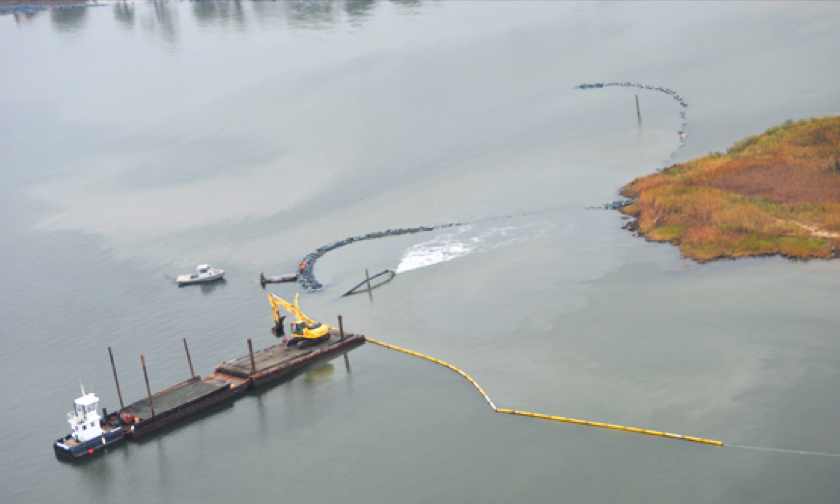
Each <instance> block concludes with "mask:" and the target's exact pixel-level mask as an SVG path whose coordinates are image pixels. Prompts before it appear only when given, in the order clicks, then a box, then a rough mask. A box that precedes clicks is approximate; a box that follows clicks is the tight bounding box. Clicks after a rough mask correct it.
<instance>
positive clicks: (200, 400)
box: [120, 372, 250, 439]
mask: <svg viewBox="0 0 840 504" xmlns="http://www.w3.org/2000/svg"><path fill="white" fill-rule="evenodd" d="M249 383H250V382H249V380H248V379H247V378H241V377H238V376H230V375H227V374H224V373H218V372H217V373H214V374H213V376H209V377H207V378H204V379H203V380H202V379H201V377H200V376H195V377H193V378H190V379H189V380H185V381H182V382H181V383H179V384H177V385H174V386H172V387H169V388H168V389H165V390H161V391H160V392H158V393H156V394H153V395H152V396H151V404H150V402H149V398H146V399H141V400H140V401H137V402H135V403H132V404H129V405H128V406H126V407H125V408H123V409H121V410H120V416H123V415H128V416H129V417H131V420H130V421H129V422H128V423H127V424H126V425H125V426H124V429H125V435H126V436H128V437H130V438H132V439H137V438H138V437H140V436H142V435H143V434H147V433H149V432H151V431H153V430H155V429H158V428H160V427H163V426H164V425H167V424H170V423H172V422H174V421H176V420H178V419H180V418H184V417H185V416H188V415H191V414H193V413H196V412H198V411H200V410H203V409H205V408H208V407H210V406H212V405H214V404H216V403H219V402H221V401H224V400H225V399H229V398H232V397H234V396H237V395H239V394H242V393H243V392H245V389H247V388H248V385H249Z"/></svg>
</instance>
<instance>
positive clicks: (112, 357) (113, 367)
mask: <svg viewBox="0 0 840 504" xmlns="http://www.w3.org/2000/svg"><path fill="white" fill-rule="evenodd" d="M108 355H110V356H111V369H113V370H114V382H115V383H116V384H117V396H118V397H119V398H120V409H123V408H125V406H123V400H122V392H120V380H118V379H117V366H115V365H114V353H113V352H112V351H111V347H108Z"/></svg>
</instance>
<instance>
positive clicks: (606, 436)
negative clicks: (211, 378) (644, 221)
mask: <svg viewBox="0 0 840 504" xmlns="http://www.w3.org/2000/svg"><path fill="white" fill-rule="evenodd" d="M310 5H312V4H311V2H226V3H214V2H201V3H160V4H158V3H143V4H130V3H128V4H122V3H121V4H117V5H107V6H104V7H95V8H88V9H70V10H62V11H52V12H46V13H41V14H35V15H17V16H12V15H5V16H0V68H3V71H2V77H0V117H2V121H0V153H1V154H0V159H1V160H2V161H0V174H2V184H0V259H2V264H3V266H4V268H3V269H4V273H3V281H2V286H3V288H2V290H0V293H1V294H0V296H1V297H0V299H2V302H0V338H2V342H3V347H2V348H3V352H2V354H0V370H2V371H0V373H2V377H3V381H4V382H5V387H4V392H3V393H2V395H0V397H2V404H3V407H2V408H0V425H2V426H3V433H2V435H0V442H2V445H0V447H2V452H3V457H2V459H0V501H2V502H4V503H6V502H15V503H30V502H31V503H36V502H37V503H40V502H70V501H75V500H78V499H87V500H90V501H92V502H106V501H108V502H124V503H132V502H143V503H148V502H202V503H205V502H360V503H361V502H364V503H379V502H381V503H393V502H418V503H425V502H482V503H486V502H500V503H507V502H513V501H516V500H527V501H529V502H558V501H560V502H598V503H601V502H640V503H641V502H644V503H650V502H662V503H672V502H685V503H690V502H698V503H709V502H750V503H751V502H765V503H788V502H814V503H824V502H837V501H838V499H840V487H838V485H837V473H838V471H840V458H836V457H818V456H808V455H798V454H787V453H774V452H763V451H749V450H744V449H739V448H728V447H727V448H714V447H709V446H703V445H697V444H693V443H686V442H679V441H673V440H668V439H658V438H651V437H645V436H638V435H633V434H627V433H621V432H614V431H607V430H601V429H595V428H590V427H580V426H574V425H567V424H558V423H552V422H546V421H539V420H534V419H529V418H523V417H513V416H508V415H500V414H494V413H492V411H491V410H490V409H489V408H488V407H487V405H486V403H485V401H484V399H483V398H482V397H481V396H480V395H479V394H478V393H477V392H476V391H475V389H474V388H473V387H472V385H470V384H469V382H467V381H465V380H463V379H462V378H460V377H459V376H458V375H456V374H454V373H452V372H451V371H448V370H446V369H443V368H441V367H439V366H436V365H434V364H432V363H429V362H426V361H422V360H419V359H416V358H412V357H410V356H406V355H404V354H399V353H396V352H392V351H389V350H387V349H384V348H381V347H377V346H374V345H365V346H363V347H361V348H357V349H355V350H353V351H351V352H350V353H348V354H347V355H346V356H339V357H337V358H334V359H332V360H330V361H329V362H324V363H320V364H318V365H316V366H313V367H311V368H310V369H308V370H306V371H305V372H302V373H300V374H299V375H297V376H295V377H294V378H293V379H291V380H289V381H286V382H284V383H281V384H278V385H276V386H273V387H269V388H265V389H262V390H260V391H258V392H257V393H252V394H249V395H246V396H245V397H243V398H241V399H239V400H237V401H235V402H233V403H229V404H227V405H225V406H221V407H218V408H216V409H213V410H211V411H209V412H207V413H206V414H203V415H201V416H200V417H197V418H194V419H192V420H190V421H186V422H182V423H180V424H177V425H176V426H173V427H170V428H168V429H166V430H165V431H163V432H161V433H158V434H156V435H153V436H150V437H149V438H148V439H146V440H144V441H143V442H140V443H124V444H123V445H122V446H120V447H117V448H115V449H112V450H111V451H110V452H109V453H107V454H104V455H102V456H96V457H93V458H92V459H90V460H88V461H84V462H82V463H76V464H68V463H62V462H59V461H57V460H56V459H55V457H54V455H53V452H52V449H51V446H50V445H51V443H52V442H53V441H54V440H55V439H56V438H58V437H59V436H61V435H64V434H65V431H66V430H67V424H66V422H65V412H66V411H69V409H70V406H71V402H72V400H73V399H74V398H76V397H77V394H78V393H79V380H82V381H83V383H85V385H86V387H88V388H89V387H90V386H91V384H92V387H93V390H94V391H95V392H96V393H97V394H98V395H99V396H100V397H101V398H102V403H103V405H104V406H106V407H109V408H110V409H113V408H115V407H116V406H117V404H118V401H117V394H116V390H115V388H114V385H113V380H112V377H111V369H110V366H109V362H108V355H107V347H108V346H111V347H112V348H113V349H114V352H115V356H116V362H117V367H118V371H119V373H120V380H121V386H122V390H123V395H124V397H125V398H126V400H129V401H130V400H136V399H139V398H141V397H143V396H144V394H145V385H144V383H143V376H142V371H141V368H140V362H139V361H140V355H141V354H143V355H145V358H146V361H147V363H148V366H149V373H150V379H151V384H152V388H153V389H156V390H159V389H162V388H165V387H167V386H169V385H172V384H174V383H176V382H178V381H180V380H183V379H185V378H187V377H188V375H189V369H188V367H187V363H186V360H185V358H184V355H183V349H182V343H181V338H182V337H186V338H187V340H188V342H189V344H190V349H191V351H192V358H193V364H194V365H195V367H196V371H197V372H199V373H201V374H208V373H210V372H211V371H212V369H213V367H214V366H216V365H218V364H220V363H221V362H223V361H225V360H228V359H231V358H235V357H239V356H241V355H244V354H245V353H246V352H247V346H246V343H245V340H246V338H249V337H250V338H254V341H255V343H256V345H257V346H258V347H264V346H268V345H271V344H274V339H273V337H272V336H271V335H270V334H269V331H268V330H269V328H270V327H271V324H272V318H271V313H270V309H269V305H268V302H267V299H266V291H264V290H262V289H261V288H260V286H259V284H258V282H257V276H258V274H259V272H260V271H265V273H266V274H267V275H277V274H283V273H288V272H291V271H293V270H294V268H295V266H296V265H297V263H298V261H299V260H300V258H301V257H303V256H304V255H305V254H307V253H308V252H310V251H312V250H314V249H315V248H317V247H319V246H321V245H322V244H325V243H329V242H332V241H334V240H337V239H342V238H345V237H348V236H352V235H356V234H363V233H367V232H371V231H377V230H381V229H387V228H397V227H409V226H420V225H432V224H439V223H445V222H452V221H472V220H476V219H485V218H490V217H497V216H506V215H514V216H517V217H515V218H512V219H506V220H499V221H487V222H484V223H481V224H475V225H472V226H466V227H461V228H457V229H446V230H439V231H435V232H432V233H424V234H417V235H411V236H402V237H397V238H388V239H385V240H378V241H371V242H364V243H360V244H356V245H353V246H350V247H345V248H342V249H340V250H338V251H335V252H332V253H330V254H328V255H327V256H325V257H324V258H323V259H322V260H321V261H319V263H318V265H317V269H316V271H317V274H318V278H319V280H320V281H321V282H323V283H324V284H325V286H326V289H325V290H324V291H323V292H321V293H317V294H302V299H301V305H302V307H303V309H304V311H305V312H306V313H307V314H309V315H310V316H312V317H314V318H317V319H320V320H323V321H325V322H327V323H334V321H335V317H336V315H337V314H339V313H341V314H343V315H344V318H345V327H347V328H348V329H349V330H351V331H354V332H362V333H364V334H366V335H368V336H370V337H372V338H376V339H379V340H383V341H386V342H389V343H392V344H395V345H398V346H403V347H407V348H411V349H414V350H416V351H419V352H422V353H426V354H429V355H432V356H435V357H437V358H439V359H442V360H445V361H447V362H450V363H452V364H454V365H456V366H458V367H460V368H462V369H463V370H465V371H466V372H467V373H470V374H471V375H472V376H473V378H475V379H476V380H477V381H478V382H479V383H480V384H481V385H482V386H483V388H484V389H485V390H486V391H487V392H488V393H489V394H490V396H491V397H492V398H493V400H494V401H495V403H496V404H497V405H498V406H500V407H505V408H511V409H523V410H528V411H535V412H539V413H545V414H553V415H561V416H569V417H576V418H584V419H588V420H593V421H601V422H611V423H617V424H623V425H631V426H636V427H643V428H648V429H657V430H665V431H669V432H677V433H681V434H687V435H694V436H700V437H707V438H711V439H718V440H722V441H724V442H725V443H731V444H740V445H750V446H758V447H770V448H778V449H786V450H805V451H816V452H828V453H837V454H840V434H839V433H838V428H837V425H838V419H840V394H838V390H840V375H838V373H837V369H838V367H839V366H840V338H838V335H837V325H838V321H840V315H838V310H837V306H838V305H840V289H838V286H839V285H840V263H838V262H824V261H814V262H790V261H786V260H782V259H778V258H770V259H751V260H740V261H737V262H733V261H723V262H718V263H713V264H708V265H703V266H698V265H696V264H694V263H692V262H690V261H686V260H683V259H681V258H680V254H679V251H678V250H677V249H676V248H674V247H671V246H669V245H663V244H651V243H647V242H646V241H644V240H642V239H639V238H634V237H633V236H632V235H631V234H630V233H628V232H627V231H623V230H622V229H621V225H622V224H623V222H624V221H622V219H621V216H620V214H618V213H617V212H607V211H588V210H584V208H585V207H586V206H590V205H597V204H601V203H604V202H607V201H611V200H613V199H615V198H616V195H617V191H618V189H619V188H620V187H621V186H622V185H623V184H625V183H627V182H629V181H631V180H632V179H633V178H634V177H636V176H640V175H644V174H647V173H651V172H653V171H655V170H656V169H657V168H660V167H662V166H664V165H666V164H668V163H671V162H674V161H685V160H688V159H691V158H692V157H695V156H698V155H702V154H705V153H707V152H709V151H716V150H724V149H725V148H726V147H728V146H729V145H731V144H732V143H734V142H735V141H737V140H739V139H740V138H742V137H743V136H746V135H749V134H754V133H757V132H760V131H762V130H763V129H765V128H767V127H770V126H772V125H774V124H778V123H780V122H783V121H784V120H786V119H801V118H807V117H811V116H821V115H831V114H838V113H840V87H838V86H837V82H838V80H840V65H838V64H837V54H840V6H838V4H837V3H831V2H817V3H810V4H808V3H796V4H792V3H780V2H770V3H767V4H765V3H759V2H748V3H743V4H738V3H707V2H701V3H688V2H675V3H664V2H653V3H632V4H628V3H608V2H604V3H571V2H534V3H528V2H510V3H508V2H501V1H499V2H432V1H426V2H424V1H399V2H398V1H365V2H326V1H319V2H317V4H314V5H312V6H311V7H310V8H307V7H308V6H310ZM298 11H302V12H298ZM603 81H622V82H623V81H632V82H641V83H645V84H653V85H661V86H667V87H670V88H672V89H674V90H676V91H677V92H679V93H681V94H682V95H683V96H685V97H686V100H687V101H688V103H689V107H688V109H687V119H688V126H687V128H686V130H685V131H686V134H687V143H686V145H685V146H684V147H682V148H679V149H678V147H679V137H678V136H677V134H676V132H677V131H678V130H680V129H681V128H682V119H681V118H680V117H679V111H680V110H681V109H680V107H679V105H678V104H677V103H676V102H675V101H674V100H671V99H670V98H669V97H667V96H665V95H663V94H661V93H655V92H651V91H639V90H630V89H623V88H608V89H601V90H586V91H581V90H574V89H573V87H574V86H575V85H577V84H580V83H583V82H603ZM634 94H639V100H640V103H641V110H642V123H641V124H639V123H638V121H637V118H636V111H635V103H634V98H633V95H634ZM674 151H676V153H675V154H674V155H673V157H672V153H673V152H674ZM534 212H542V213H534ZM523 214H530V215H523ZM202 262H211V263H212V264H214V265H216V266H219V267H223V268H225V269H226V270H227V271H228V274H227V278H226V281H225V282H224V283H218V284H215V285H209V286H204V287H195V288H180V289H179V288H177V287H176V286H175V283H174V278H175V277H176V276H177V275H178V274H182V273H186V272H189V271H191V270H192V269H193V268H194V267H195V265H196V264H198V263H202ZM365 268H368V269H370V271H371V272H376V271H380V270H382V269H385V268H390V269H398V268H399V269H400V271H401V273H400V274H399V275H397V277H396V278H395V279H394V281H392V282H391V283H390V284H388V285H387V286H384V287H382V288H380V289H377V290H375V291H374V293H373V296H372V299H371V297H369V296H367V295H357V296H353V297H350V298H339V297H338V296H339V295H340V294H341V293H342V292H344V291H345V290H346V289H347V288H349V287H350V286H352V285H354V284H355V283H357V282H359V281H360V280H362V279H363V278H364V270H365ZM270 290H271V291H273V292H275V293H277V294H278V295H280V296H282V297H285V298H287V299H290V298H292V297H293V296H294V294H295V292H296V291H297V288H296V286H295V285H280V286H276V287H274V288H272V289H270Z"/></svg>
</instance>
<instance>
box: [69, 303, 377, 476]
mask: <svg viewBox="0 0 840 504" xmlns="http://www.w3.org/2000/svg"><path fill="white" fill-rule="evenodd" d="M338 322H339V327H340V328H341V327H342V318H341V315H339V317H338ZM328 335H329V338H327V339H323V337H321V338H318V340H319V343H314V344H313V343H311V342H302V344H306V343H310V344H309V346H305V347H304V348H299V346H300V344H301V343H299V344H298V345H292V346H286V345H285V344H278V345H274V346H270V347H268V348H265V349H263V350H259V351H257V352H254V351H253V348H252V343H251V340H250V339H248V355H247V356H245V357H240V358H238V359H234V360H231V361H228V362H225V363H224V364H222V365H221V366H218V367H217V368H216V369H215V370H214V372H213V375H212V376H208V377H206V378H201V376H197V375H195V373H194V372H193V366H192V360H191V358H190V352H189V348H188V347H187V341H186V339H184V350H185V352H186V355H187V362H188V363H189V366H190V374H191V375H192V378H190V379H188V380H184V381H182V382H181V383H178V384H176V385H173V386H172V387H169V388H167V389H164V390H161V391H160V392H157V393H155V394H152V391H151V388H150V386H149V376H148V374H147V372H146V361H145V358H144V357H143V356H142V355H141V356H140V362H141V363H142V365H143V375H144V377H145V379H146V392H147V396H146V398H145V399H141V400H139V401H136V402H133V403H131V404H129V405H127V406H123V401H122V392H121V391H120V383H119V380H118V379H117V368H116V366H115V364H114V356H113V353H112V352H111V348H110V347H109V348H108V353H109V355H110V357H111V367H112V369H113V372H114V381H115V383H116V386H117V395H118V396H119V400H120V409H119V410H118V411H116V412H111V413H110V414H107V413H106V411H105V409H104V408H103V410H102V417H100V416H99V414H98V404H99V399H98V398H97V397H95V396H94V395H93V394H92V393H90V394H85V392H84V390H82V397H81V398H79V399H77V400H76V402H75V403H74V404H75V407H76V410H75V411H74V412H70V413H68V417H67V418H68V422H70V425H71V429H72V430H71V433H70V434H69V435H66V436H65V437H63V438H60V439H58V440H57V441H55V442H54V443H53V447H54V449H55V452H56V455H57V456H58V457H59V458H63V459H71V460H73V459H77V458H80V457H84V456H87V455H90V454H92V453H94V452H95V451H97V450H100V449H102V448H104V447H106V446H111V445H112V444H115V443H118V442H120V441H122V440H123V439H125V438H128V439H137V438H139V437H140V436H143V435H145V434H148V433H150V432H152V431H154V430H156V429H159V428H161V427H163V426H165V425H169V424H171V423H173V422H175V421H177V420H180V419H182V418H185V417H187V416H189V415H192V414H194V413H197V412H199V411H201V410H203V409H206V408H209V407H210V406H213V405H214V404H218V403H221V402H222V401H225V400H232V399H234V398H236V397H237V396H239V395H241V394H243V393H244V392H245V391H246V390H247V389H248V388H250V387H258V386H260V385H263V384H265V383H268V382H271V381H275V380H278V379H280V378H281V377H284V376H286V375H288V374H289V373H291V372H293V371H295V370H298V369H300V368H303V367H305V366H307V365H309V364H312V363H313V362H315V361H318V360H320V359H323V358H325V357H327V356H330V355H333V354H336V353H339V352H342V351H347V350H349V349H350V348H353V347H355V346H358V345H361V344H362V343H364V342H365V337H364V336H363V335H361V334H353V333H345V332H344V330H343V328H342V329H339V330H335V329H330V331H329V332H328ZM322 339H323V341H320V340H322Z"/></svg>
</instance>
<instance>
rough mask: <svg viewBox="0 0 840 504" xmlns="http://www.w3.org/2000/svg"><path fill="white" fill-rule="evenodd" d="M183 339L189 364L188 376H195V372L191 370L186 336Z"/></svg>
mask: <svg viewBox="0 0 840 504" xmlns="http://www.w3.org/2000/svg"><path fill="white" fill-rule="evenodd" d="M183 340H184V351H186V352H187V362H188V363H189V365H190V376H191V377H193V378H195V372H194V371H193V367H192V359H190V349H189V347H188V346H187V338H183Z"/></svg>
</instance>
